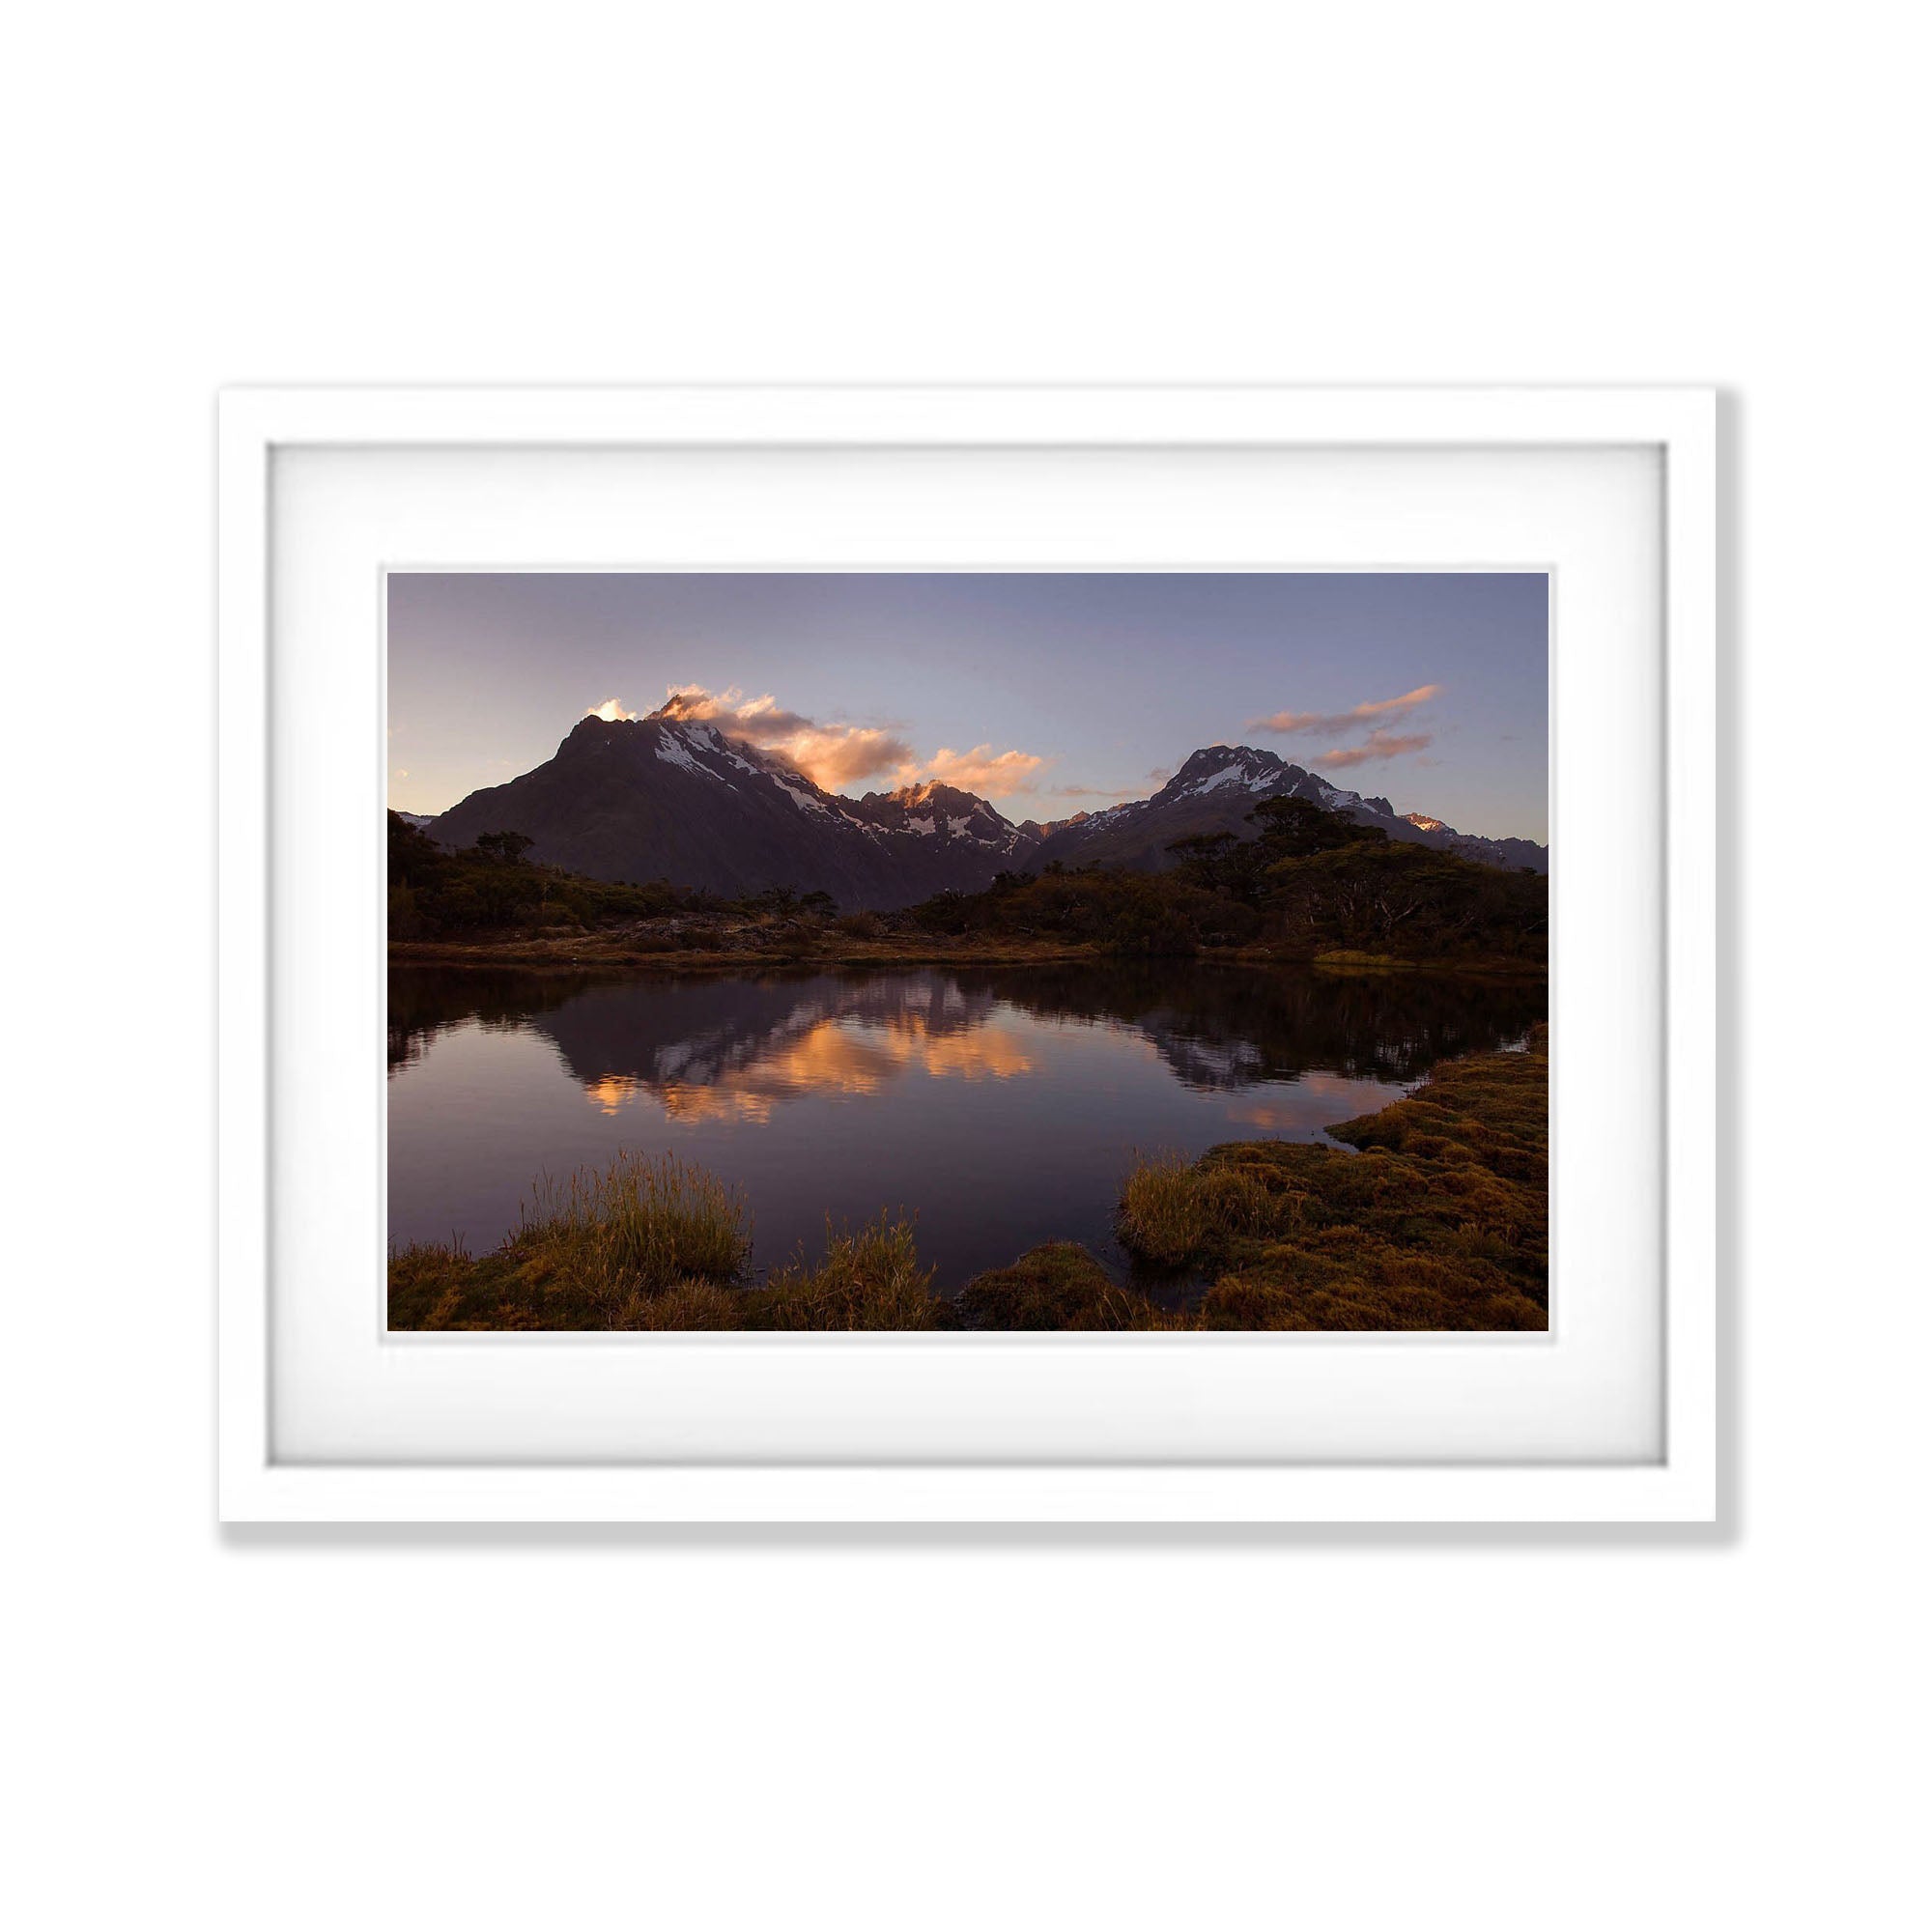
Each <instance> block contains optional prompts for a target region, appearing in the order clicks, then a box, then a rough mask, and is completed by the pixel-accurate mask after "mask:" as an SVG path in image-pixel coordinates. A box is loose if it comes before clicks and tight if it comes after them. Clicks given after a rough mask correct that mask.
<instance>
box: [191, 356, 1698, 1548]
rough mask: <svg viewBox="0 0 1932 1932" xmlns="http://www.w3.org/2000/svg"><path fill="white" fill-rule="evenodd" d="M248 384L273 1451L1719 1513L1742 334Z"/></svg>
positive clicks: (1120, 1511) (232, 1161)
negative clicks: (1728, 542)
mask: <svg viewBox="0 0 1932 1932" xmlns="http://www.w3.org/2000/svg"><path fill="white" fill-rule="evenodd" d="M220 434H221V504H220V522H221V531H220V540H221V554H220V577H221V632H222V635H221V758H222V807H221V878H222V909H221V960H222V987H221V1014H222V1045H223V1060H222V1069H221V1105H222V1154H221V1159H222V1166H221V1178H222V1202H221V1242H222V1278H221V1285H220V1316H221V1323H220V1330H221V1376H220V1382H221V1429H220V1457H219V1464H220V1507H221V1512H222V1515H223V1517H224V1518H225V1519H227V1520H639V1521H649V1520H721V1521H751V1522H755V1521H828V1522H837V1521H864V1520H869V1521H907V1522H916V1521H989V1522H998V1521H1055V1520H1063V1521H1080V1520H1090V1521H1243V1520H1252V1521H1285V1522H1293V1521H1351V1520H1352V1521H1378V1522H1403V1521H1415V1522H1444V1521H1548V1522H1563V1521H1650V1522H1698V1521H1709V1520H1714V1519H1715V1517H1716V1514H1717V1511H1718V1507H1719V1467H1718V1452H1717V1442H1718V1428H1717V1424H1718V1417H1717V1365H1718V1353H1717V1340H1718V1338H1717V1304H1716V1254H1715V1229H1716V1203H1715V1155H1716V1150H1715V1145H1714V1135H1715V1088H1714V1080H1715V1038H1716V1028H1715V1011H1714V997H1715V995H1714V989H1715V968H1716V959H1715V928H1714V913H1713V907H1714V902H1715V898H1714V886H1715V879H1714V865H1715V851H1716V840H1715V783H1716V775H1715V769H1714V766H1715V756H1716V717H1715V701H1716V683H1715V662H1716V646H1715V636H1716V622H1715V616H1716V613H1715V532H1716V514H1715V507H1716V506H1715V487H1716V485H1715V475H1716V460H1715V459H1716V437H1715V401H1714V397H1713V396H1712V394H1711V392H1709V391H1707V390H1699V389H1671V390H1655V389H1646V390H1615V389H1609V390H1537V389H1493V390H1429V389H1412V390H1312V389H1311V390H1295V389H1272V388H1271V389H1263V388H1249V389H1243V388H1211V389H1184V388H1147V389H1098V388H1095V389H1080V388H1069V389H1056V388H1038V389H986V388H950V389H949V388H932V389H890V388H878V389H832V388H828V389H818V388H810V389H806V388H801V389H763V390H760V389H731V388H708V389H707V388H694V389H623V390H585V389H571V390H515V389H503V390H381V391H370V390H327V389H317V390H294V389H290V390H237V391H231V392H229V393H227V394H225V395H224V396H223V398H222V400H221V422H220Z"/></svg>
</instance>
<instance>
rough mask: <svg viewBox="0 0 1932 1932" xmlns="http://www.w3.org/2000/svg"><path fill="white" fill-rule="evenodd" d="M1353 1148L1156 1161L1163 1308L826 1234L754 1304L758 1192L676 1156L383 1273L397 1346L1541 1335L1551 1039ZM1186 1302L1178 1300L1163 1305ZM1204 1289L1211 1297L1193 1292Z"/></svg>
mask: <svg viewBox="0 0 1932 1932" xmlns="http://www.w3.org/2000/svg"><path fill="white" fill-rule="evenodd" d="M1330 1131H1331V1133H1333V1134H1334V1136H1335V1137H1336V1138H1337V1139H1338V1140H1342V1141H1345V1142H1347V1143H1349V1144H1350V1146H1352V1147H1354V1148H1356V1149H1358V1150H1359V1151H1358V1152H1355V1153H1348V1152H1344V1151H1341V1150H1339V1149H1336V1148H1328V1147H1315V1146H1309V1145H1305V1144H1303V1143H1299V1142H1288V1141H1242V1142H1234V1143H1230V1144H1228V1145H1225V1146H1222V1147H1217V1148H1213V1149H1210V1150H1209V1151H1208V1152H1207V1153H1206V1154H1204V1155H1203V1156H1202V1157H1201V1158H1200V1159H1199V1160H1197V1161H1192V1162H1185V1161H1180V1160H1178V1159H1177V1160H1161V1159H1155V1160H1151V1161H1143V1162H1142V1163H1140V1164H1139V1165H1138V1166H1136V1167H1135V1168H1134V1170H1133V1171H1132V1172H1131V1173H1130V1174H1129V1175H1128V1176H1127V1177H1126V1179H1125V1180H1124V1181H1123V1183H1122V1191H1121V1200H1120V1211H1119V1231H1120V1236H1121V1241H1122V1245H1123V1246H1124V1247H1125V1248H1126V1249H1127V1250H1128V1252H1129V1253H1130V1254H1132V1255H1133V1256H1134V1258H1135V1259H1136V1262H1137V1263H1138V1264H1140V1268H1141V1270H1142V1273H1143V1274H1144V1276H1145V1278H1146V1281H1147V1283H1148V1286H1147V1287H1142V1286H1122V1284H1121V1283H1119V1282H1117V1281H1115V1280H1114V1279H1113V1278H1112V1277H1111V1276H1110V1275H1109V1274H1108V1272H1107V1271H1106V1269H1105V1268H1103V1267H1102V1266H1101V1265H1100V1264H1099V1263H1098V1262H1097V1261H1096V1260H1095V1259H1094V1257H1093V1256H1092V1255H1091V1254H1090V1253H1088V1251H1087V1250H1086V1249H1085V1248H1083V1247H1080V1246H1078V1245H1077V1244H1075V1243H1072V1242H1050V1243H1048V1244H1046V1245H1045V1246H1042V1247H1038V1248H1034V1249H1032V1250H1031V1251H1029V1252H1028V1253H1027V1254H1025V1255H1022V1256H1021V1257H1020V1258H1019V1260H1018V1261H1017V1262H1015V1263H1014V1264H1012V1265H1011V1266H1010V1267H1005V1268H995V1269H991V1270H989V1271H988V1272H986V1273H984V1274H980V1275H977V1276H975V1277H974V1278H973V1280H971V1281H969V1282H968V1283H966V1285H965V1286H964V1287H963V1288H962V1289H960V1290H959V1291H958V1293H956V1294H954V1295H952V1296H946V1295H941V1294H937V1293H934V1292H933V1290H932V1285H931V1284H932V1270H931V1269H930V1268H923V1267H922V1266H921V1264H920V1261H919V1255H918V1249H917V1243H916V1239H915V1236H914V1231H913V1229H912V1228H911V1226H910V1225H909V1224H907V1223H905V1222H903V1221H897V1222H895V1221H893V1220H891V1219H890V1218H889V1217H884V1216H882V1217H881V1218H880V1220H878V1221H877V1222H876V1223H873V1224H871V1225H870V1226H867V1227H866V1228H863V1229H860V1230H859V1231H857V1232H856V1233H854V1232H850V1231H846V1232H835V1231H833V1230H832V1229H830V1228H828V1229H827V1237H826V1247H825V1253H824V1255H823V1257H822V1259H820V1260H819V1261H818V1262H817V1263H816V1264H809V1263H808V1262H807V1261H806V1260H805V1259H804V1258H803V1257H800V1258H799V1259H798V1260H797V1261H796V1262H794V1263H793V1264H791V1265H790V1266H788V1267H785V1268H783V1269H781V1270H779V1271H778V1272H776V1273H774V1274H773V1275H771V1276H770V1277H769V1278H768V1279H767V1280H766V1281H765V1282H764V1283H763V1284H762V1285H760V1286H741V1285H740V1283H741V1282H742V1279H743V1274H744V1268H745V1263H746V1258H747V1255H748V1253H749V1249H750V1240H749V1236H748V1235H747V1233H746V1229H747V1226H748V1215H747V1208H746V1203H745V1201H744V1198H743V1196H742V1194H740V1193H739V1192H737V1191H735V1190H733V1189H730V1188H727V1187H726V1186H725V1184H724V1183H723V1182H722V1181H720V1180H718V1179H715V1178H714V1177H712V1176H710V1175H708V1174H706V1173H704V1172H703V1171H702V1170H701V1169H698V1168H695V1167H691V1166H689V1165H687V1164H686V1163H684V1162H681V1161H679V1160H677V1159H675V1158H674V1157H670V1156H667V1157H665V1158H664V1159H661V1160H657V1161H646V1160H640V1159H639V1158H637V1157H635V1156H620V1157H619V1158H618V1160H617V1161H616V1162H615V1163H613V1165H612V1166H611V1168H609V1169H608V1170H605V1171H604V1172H602V1173H599V1174H593V1175H586V1176H579V1177H576V1178H574V1179H570V1180H568V1181H565V1182H562V1183H555V1182H551V1181H548V1180H546V1181H542V1182H540V1183H539V1184H538V1187H537V1189H536V1192H535V1195H534V1198H533V1200H532V1202H531V1204H530V1205H529V1206H528V1207H526V1209H525V1212H524V1217H523V1221H522V1225H521V1226H520V1227H519V1228H518V1230H517V1231H516V1233H514V1234H513V1235H512V1236H510V1237H509V1238H508V1239H507V1240H506V1241H505V1242H504V1243H503V1244H502V1245H501V1246H500V1247H498V1248H497V1249H495V1250H493V1251H492V1252H491V1253H489V1254H487V1255H481V1256H475V1257H472V1256H470V1255H469V1253H468V1252H467V1251H466V1250H465V1249H464V1248H463V1247H462V1246H461V1245H460V1244H454V1243H448V1244H446V1243H418V1244H414V1245H412V1246H409V1247H406V1248H402V1249H399V1250H397V1251H396V1253H395V1254H394V1255H393V1256H392V1257H391V1260H390V1264H389V1325H390V1327H391V1328H397V1329H414V1328H490V1329H498V1328H571V1329H586V1328H624V1329H705V1328H734V1329H747V1328H754V1329H821V1330H826V1329H865V1328H869V1329H897V1330H905V1329H942V1328H944V1329H959V1328H974V1329H986V1330H1023V1329H1047V1328H1053V1329H1237V1330H1255V1329H1395V1328H1407V1329H1505V1328H1517V1329H1522V1328H1530V1329H1537V1328H1546V1327H1548V1269H1549V1260H1548V1238H1549V1237H1548V1028H1547V1027H1538V1028H1537V1029H1535V1031H1534V1032H1533V1033H1532V1035H1531V1036H1530V1039H1529V1044H1528V1047H1527V1049H1526V1050H1525V1051H1523V1052H1520V1053H1489V1054H1476V1055H1471V1056H1469V1057H1468V1058H1466V1059H1463V1060H1458V1061H1450V1062H1446V1063H1444V1064H1443V1065H1440V1066H1438V1067H1436V1068H1435V1071H1434V1073H1433V1074H1432V1075H1431V1076H1430V1078H1429V1079H1428V1080H1426V1081H1425V1082H1424V1083H1423V1084H1422V1086H1421V1087H1419V1088H1418V1089H1417V1090H1416V1091H1415V1092H1414V1093H1413V1094H1410V1095H1408V1096H1407V1097H1406V1098H1405V1099H1402V1100H1398V1101H1396V1102H1394V1104H1392V1105H1391V1106H1388V1107H1384V1108H1383V1109H1381V1111H1380V1112H1378V1113H1375V1114H1369V1115H1365V1116H1363V1117H1362V1118H1361V1119H1359V1120H1354V1121H1349V1122H1344V1123H1342V1124H1341V1125H1339V1126H1337V1127H1334V1128H1331V1129H1330ZM1162 1284H1164V1285H1165V1287H1166V1288H1167V1289H1169V1290H1171V1289H1172V1288H1173V1287H1174V1285H1175V1284H1179V1285H1180V1287H1181V1289H1182V1291H1183V1292H1182V1293H1180V1295H1179V1303H1180V1305H1175V1306H1170V1305H1167V1304H1168V1303H1169V1302H1170V1301H1173V1300H1174V1299H1175V1298H1176V1297H1175V1295H1174V1294H1173V1293H1158V1298H1157V1288H1158V1286H1159V1285H1162ZM1195 1290H1198V1293H1195V1292H1193V1291H1195Z"/></svg>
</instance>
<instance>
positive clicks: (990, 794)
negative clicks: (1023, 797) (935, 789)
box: [923, 745, 1046, 798]
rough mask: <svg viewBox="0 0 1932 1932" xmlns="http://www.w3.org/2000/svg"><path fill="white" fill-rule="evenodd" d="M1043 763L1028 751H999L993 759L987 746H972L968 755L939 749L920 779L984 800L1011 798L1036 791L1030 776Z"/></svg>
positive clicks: (989, 747) (944, 747)
mask: <svg viewBox="0 0 1932 1932" xmlns="http://www.w3.org/2000/svg"><path fill="white" fill-rule="evenodd" d="M1045 763H1046V760H1045V759H1044V758H1041V757H1037V756H1036V755H1035V754H1034V753H1032V752H1002V753H1000V754H999V755H998V756H997V757H995V756H994V754H993V748H992V746H991V745H975V746H974V747H973V749H972V750H971V751H970V752H955V751H952V749H951V748H950V747H946V746H942V747H941V748H940V750H939V751H938V753H935V755H934V757H933V760H932V762H931V764H929V765H928V766H927V767H926V768H925V772H924V774H923V776H924V777H926V778H929V779H937V780H938V781H939V782H940V783H941V784H950V785H957V786H958V787H959V788H960V790H961V791H977V792H980V793H981V794H983V795H984V796H985V797H987V798H1011V797H1012V796H1013V795H1014V794H1015V793H1016V792H1028V791H1033V790H1036V789H1037V787H1036V786H1035V784H1034V783H1033V775H1034V774H1035V773H1036V772H1037V771H1038V770H1039V768H1040V767H1041V766H1042V765H1043V764H1045Z"/></svg>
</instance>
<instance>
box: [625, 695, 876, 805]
mask: <svg viewBox="0 0 1932 1932" xmlns="http://www.w3.org/2000/svg"><path fill="white" fill-rule="evenodd" d="M657 715H658V716H659V717H661V718H689V719H692V720H695V721H697V722H701V723H703V724H707V725H717V726H718V728H719V729H720V730H721V731H724V732H725V733H727V734H728V735H729V736H731V737H733V738H739V739H742V740H743V741H744V742H745V743H746V744H748V745H754V746H756V747H757V749H758V750H759V751H761V752H770V753H774V754H775V755H777V756H778V757H781V758H782V759H783V760H784V761H785V762H786V763H787V764H788V765H790V766H791V767H792V768H793V769H794V770H796V771H800V772H803V773H804V774H805V776H806V777H807V778H809V779H810V781H812V783H813V784H815V785H821V786H823V787H824V788H825V789H826V790H827V791H838V790H840V789H841V788H842V787H844V786H846V785H850V784H857V783H859V782H860V781H862V780H865V779H869V778H876V777H878V776H880V775H881V774H885V773H891V774H893V775H895V776H903V774H904V772H905V770H906V768H908V767H910V766H911V765H912V764H913V762H914V759H913V749H912V746H911V745H910V744H908V743H907V741H906V740H905V739H904V738H902V737H900V736H899V735H898V734H897V733H896V732H894V731H888V730H884V729H881V728H880V727H878V726H876V725H821V724H819V723H818V722H817V721H816V720H815V719H811V718H808V717H806V716H805V715H804V714H803V713H802V712H798V711H787V710H785V709H784V707H783V706H782V705H781V704H780V703H779V701H778V699H777V698H775V697H774V696H772V695H771V694H770V693H769V692H767V693H765V694H764V696H760V697H750V698H748V697H747V696H745V694H744V693H743V692H742V691H740V690H739V689H738V688H737V687H736V686H735V685H733V686H732V687H731V688H730V689H729V690H726V691H707V690H706V689H705V688H704V686H703V685H701V684H682V685H673V686H671V688H670V689H669V690H668V692H667V693H666V694H665V701H664V705H663V708H662V709H661V710H660V711H659V712H658V714H657Z"/></svg>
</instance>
